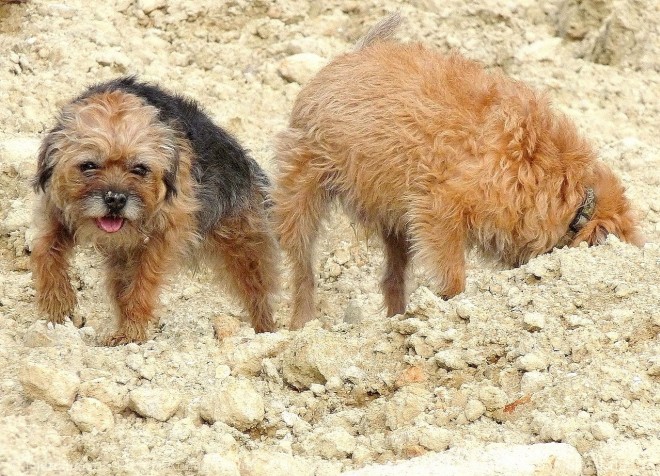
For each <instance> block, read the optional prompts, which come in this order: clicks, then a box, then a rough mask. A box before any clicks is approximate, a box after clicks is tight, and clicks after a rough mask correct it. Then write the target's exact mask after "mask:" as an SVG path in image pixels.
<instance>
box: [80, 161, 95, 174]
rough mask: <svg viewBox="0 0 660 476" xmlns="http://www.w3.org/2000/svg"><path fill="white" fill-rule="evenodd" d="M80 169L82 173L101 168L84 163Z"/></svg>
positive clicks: (90, 163) (89, 162) (88, 162)
mask: <svg viewBox="0 0 660 476" xmlns="http://www.w3.org/2000/svg"><path fill="white" fill-rule="evenodd" d="M79 167H80V171H81V172H89V171H92V170H96V169H98V168H99V166H98V165H96V164H95V163H94V162H91V161H87V162H83V163H82V164H80V166H79Z"/></svg>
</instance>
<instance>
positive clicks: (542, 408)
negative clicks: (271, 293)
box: [0, 0, 660, 476]
mask: <svg viewBox="0 0 660 476" xmlns="http://www.w3.org/2000/svg"><path fill="white" fill-rule="evenodd" d="M397 8H398V9H400V10H401V13H402V14H403V15H404V17H405V18H406V24H405V26H404V27H403V28H402V29H401V31H400V33H399V35H398V37H399V38H400V39H401V40H403V41H416V40H420V41H424V42H425V43H427V44H430V45H433V46H434V47H436V48H437V49H439V50H441V51H447V50H449V49H458V50H460V51H462V52H463V53H464V54H465V55H467V56H469V57H471V58H474V59H477V60H480V61H483V62H484V63H485V64H486V65H488V66H489V67H501V68H503V69H504V70H505V71H507V72H508V73H510V74H511V75H513V76H515V77H517V78H520V79H523V80H525V81H528V82H530V83H531V84H533V85H535V86H537V87H539V88H543V89H546V90H548V91H549V93H550V95H551V96H552V97H553V98H554V100H555V103H556V105H557V107H558V108H559V109H561V110H563V111H565V112H567V113H568V114H569V115H570V116H571V117H572V118H574V120H575V121H576V122H577V123H578V125H579V126H580V128H581V129H582V130H583V131H584V132H585V134H587V135H588V136H589V137H590V138H591V139H592V140H593V141H594V143H595V144H596V145H597V147H598V148H599V150H600V155H601V157H602V159H603V160H605V161H606V162H607V163H608V164H610V165H611V166H612V167H613V168H614V169H615V170H616V171H617V172H618V173H619V174H620V175H621V177H622V178H623V180H624V182H625V184H626V186H627V187H628V193H629V196H630V197H631V198H632V200H633V201H634V202H635V204H636V206H637V207H638V209H639V210H640V213H641V215H642V217H643V226H644V231H645V232H646V234H647V236H648V238H649V241H650V243H649V244H647V245H646V247H645V248H644V249H635V248H632V247H629V246H626V245H622V244H621V243H619V242H618V241H617V240H610V241H609V242H608V243H607V244H606V245H604V246H602V247H598V248H591V249H589V248H577V249H571V250H559V251H556V252H554V253H552V254H550V255H547V256H543V257H540V258H538V259H535V260H533V261H532V262H530V263H529V264H528V265H526V266H523V267H522V268H520V269H515V270H499V269H493V268H492V267H491V266H490V265H488V264H485V263H481V262H478V261H476V260H472V261H471V269H470V271H469V277H468V287H467V290H466V292H465V293H464V294H462V295H460V296H458V297H457V298H455V299H453V300H451V301H449V302H443V301H441V300H439V299H438V298H437V297H436V296H435V295H434V294H433V293H432V292H431V291H430V289H432V286H431V285H430V284H429V283H428V282H427V281H426V280H425V278H424V276H423V275H421V274H418V275H416V277H415V282H414V283H413V285H412V286H411V288H412V291H413V295H412V298H411V305H410V308H409V311H408V313H407V315H406V316H405V317H403V318H393V319H385V318H384V317H383V313H382V311H381V309H380V305H381V296H380V292H379V290H378V281H379V269H380V265H381V260H382V255H381V252H380V249H379V246H378V245H377V244H375V243H373V242H367V241H365V240H363V239H360V236H359V232H355V231H354V229H353V227H352V226H351V224H350V223H349V222H348V221H347V220H346V219H345V218H344V217H342V215H341V214H337V215H336V216H335V218H334V219H333V222H332V226H330V227H328V230H329V231H328V233H327V234H326V239H324V240H323V241H322V242H321V244H320V247H319V253H318V262H319V266H318V270H319V275H320V276H319V277H320V283H319V296H318V297H319V309H318V311H319V315H320V316H321V318H320V319H319V321H317V322H315V323H313V324H311V325H309V326H308V327H307V328H306V329H304V330H303V331H300V332H297V333H289V332H288V331H286V330H281V331H280V332H278V333H275V334H267V335H258V336H255V335H254V333H253V332H252V331H251V329H249V328H248V327H247V326H246V325H245V324H241V323H239V321H238V318H239V317H240V316H242V312H241V310H240V308H238V307H237V306H236V305H235V303H233V302H231V301H230V300H228V299H227V297H226V296H225V295H224V294H223V293H220V292H218V288H217V286H216V283H214V282H212V280H211V278H210V277H209V276H207V275H206V273H205V272H200V273H198V274H197V275H192V274H191V273H187V272H182V273H181V274H180V275H179V276H178V277H177V278H176V279H174V280H173V282H172V284H171V286H170V287H169V288H168V289H167V291H166V292H165V293H164V294H163V299H162V301H163V306H162V309H161V311H160V315H161V321H160V324H159V326H158V329H157V330H156V332H154V334H153V336H154V337H153V340H152V341H149V342H147V343H145V344H143V345H135V344H131V345H128V346H123V347H118V348H104V347H98V346H97V337H98V336H99V335H101V334H103V333H104V332H105V331H106V330H107V329H108V328H109V327H110V326H111V325H112V322H111V319H110V309H109V306H108V302H107V300H106V298H105V295H104V290H103V285H102V270H101V266H100V263H99V260H98V258H97V256H95V255H94V253H92V252H91V250H82V251H81V252H79V253H78V254H77V257H76V260H75V266H74V269H73V275H74V281H75V286H76V287H77V289H78V292H79V302H80V313H81V314H82V315H84V316H85V317H86V318H87V327H84V328H82V329H80V330H78V329H75V328H74V327H73V326H72V325H71V324H67V325H66V326H55V327H54V328H52V327H49V326H47V325H46V324H45V322H44V321H39V320H38V319H39V316H38V315H37V314H36V312H35V308H34V303H33V299H34V291H33V289H32V286H31V277H30V272H29V270H28V259H27V256H26V251H25V250H26V246H27V244H28V243H29V241H30V237H31V233H32V231H31V228H30V212H31V207H32V204H33V199H34V197H33V194H32V192H31V190H30V186H29V178H30V176H31V174H32V173H33V172H34V169H35V157H36V151H37V148H38V144H39V140H40V138H41V136H42V134H43V132H44V131H45V130H46V129H47V128H49V127H50V126H51V125H52V124H53V116H54V114H55V113H56V111H57V110H58V108H59V107H60V106H62V105H63V104H64V103H65V102H67V101H68V100H70V98H72V97H74V96H75V95H77V94H78V93H79V92H80V91H81V90H82V88H84V87H85V86H86V85H89V84H90V83H93V82H95V81H99V80H105V79H109V78H112V77H115V76H118V75H121V74H128V73H138V74H139V75H140V76H141V77H142V78H144V79H147V80H152V81H158V82H160V83H161V84H162V85H163V86H165V87H167V88H169V89H171V90H175V91H178V92H182V93H185V94H188V95H190V96H192V97H194V98H196V99H197V100H198V101H199V102H200V103H201V104H202V105H203V106H204V107H205V108H206V110H207V111H208V112H209V113H210V114H211V116H213V118H214V119H215V120H216V121H217V122H218V123H219V124H221V125H223V126H224V127H226V128H227V129H229V130H230V131H232V132H233V133H234V134H235V135H236V136H237V137H238V138H239V139H240V140H241V141H242V142H243V143H244V144H245V145H246V146H247V147H249V149H250V150H251V151H252V154H253V155H254V156H255V158H256V159H257V160H258V161H259V162H260V163H261V164H263V165H264V167H265V168H266V169H267V170H269V171H272V147H271V141H272V138H273V136H274V135H275V133H276V132H278V131H279V130H281V129H282V128H284V126H285V124H286V121H287V117H288V112H289V110H290V108H291V105H292V102H293V100H294V98H295V96H296V94H297V93H298V91H299V90H300V87H301V86H300V84H301V83H304V81H306V80H307V79H308V78H309V77H310V76H311V75H313V74H314V72H315V71H316V70H317V69H318V68H319V67H321V66H322V65H323V64H324V63H325V62H326V61H327V60H328V59H330V58H332V57H333V56H334V55H336V54H338V53H341V52H343V51H346V50H347V49H349V48H351V45H352V44H353V43H354V41H355V40H356V39H357V38H358V37H359V36H360V35H361V34H363V33H364V32H365V31H366V30H367V29H368V27H369V25H371V24H373V23H374V22H376V21H377V20H378V19H380V18H381V17H382V16H384V15H385V14H387V13H389V12H391V11H394V10H395V9H397ZM659 32H660V6H659V5H658V4H657V2H645V1H642V0H587V1H578V0H551V1H547V2H536V1H533V0H526V1H515V2H514V1H509V0H481V1H478V2H463V1H460V0H449V1H436V0H415V1H411V2H407V5H406V6H401V5H400V2H394V1H389V0H385V1H350V0H346V1H338V0H333V1H328V2H303V1H298V0H281V1H268V0H258V1H243V0H237V1H228V2H216V1H212V0H201V1H186V0H180V1H177V0H137V1H132V0H117V1H108V2H84V1H80V0H71V1H68V2H65V3H64V2H62V3H57V2H49V1H46V0H32V1H30V2H28V3H24V4H12V5H6V4H4V3H0V51H2V54H1V55H0V99H1V104H2V107H1V108H0V234H1V236H0V256H1V259H0V474H2V475H21V474H127V475H128V474H207V475H212V474H223V475H236V474H242V475H248V474H249V475H253V474H268V475H270V476H272V475H279V474H287V475H289V474H316V475H330V474H337V473H339V472H341V471H346V470H351V469H355V468H359V467H361V466H364V465H367V464H370V463H383V462H389V461H393V460H398V459H407V458H411V457H414V456H419V455H423V454H427V453H433V452H443V451H444V450H447V449H448V448H449V449H448V450H447V451H445V452H444V453H442V455H445V456H446V457H447V458H449V459H447V460H445V463H444V464H447V465H449V464H455V465H458V466H457V467H461V466H460V465H465V464H471V465H473V466H469V467H470V468H471V469H470V472H471V473H475V474H476V471H477V470H483V471H485V473H484V474H489V473H487V471H488V468H489V467H490V468H493V467H496V466H497V465H499V466H497V467H500V468H503V467H505V466H503V465H505V462H506V461H508V460H511V459H512V458H513V459H516V460H518V459H521V458H522V456H520V454H522V455H523V456H525V455H530V454H531V453H533V452H532V451H528V450H525V449H523V451H522V452H521V451H519V450H518V448H519V447H518V446H515V445H527V444H532V443H551V442H555V443H562V444H563V445H550V446H549V447H543V448H551V449H550V450H548V451H550V452H552V451H556V452H557V453H556V455H557V456H556V458H555V460H557V461H559V462H560V463H561V464H563V465H564V466H562V468H563V469H562V471H563V472H564V474H579V472H580V471H581V472H583V473H584V474H599V475H615V474H616V475H625V474H630V475H651V474H658V473H660V443H659V439H658V438H659V429H660V410H659V406H660V391H659V388H660V385H659V379H660V345H659V339H658V331H659V330H660V290H659V286H658V272H659V271H660V249H659V247H658V244H657V242H658V238H660V187H659V186H660V135H659V134H658V132H659V129H660V123H659V122H658V120H659V119H658V118H659V117H660V99H659V96H660V44H659V43H660V42H659V35H660V33H659ZM285 287H286V286H285ZM283 296H284V297H283V298H282V300H281V302H280V303H279V311H278V315H277V319H278V322H279V323H280V324H281V325H282V327H283V326H284V325H285V323H286V322H287V321H288V311H289V310H288V303H287V299H286V296H287V290H286V289H285V292H284V294H283ZM214 332H215V333H217V334H219V335H220V336H221V337H222V338H221V339H220V340H219V339H217V338H216V337H215V336H214ZM490 444H498V445H495V446H489V447H488V448H489V449H488V450H487V451H485V452H484V451H482V448H483V447H484V445H490ZM569 445H570V446H569ZM537 448H541V447H537ZM576 450H577V454H576V453H575V451H576ZM502 451H504V453H503V452H502ZM548 454H550V453H547V454H546V459H545V460H542V462H541V463H538V465H537V466H530V467H531V468H532V469H528V470H525V469H524V468H522V469H521V468H518V470H519V472H518V473H516V472H515V471H514V470H510V471H509V474H530V471H532V470H537V471H538V474H550V473H547V472H546V473H543V472H542V471H551V469H548V467H547V466H543V465H544V464H546V463H547V461H548V460H547V455H548ZM553 454H555V453H553ZM475 455H479V456H478V457H477V456H475ZM489 455H490V456H489ZM493 455H494V456H493ZM511 455H513V456H511ZM505 456H506V457H505ZM428 457H429V456H428V455H427V456H425V458H428ZM553 457H554V456H553ZM507 458H509V459H508V460H507ZM426 461H428V460H426ZM418 464H425V463H424V460H423V461H422V462H421V463H418ZM426 464H432V463H426ZM433 464H436V465H437V464H438V463H437V462H436V463H433ZM530 464H532V463H530ZM475 465H476V466H475ZM448 467H449V466H448ZM466 467H467V466H463V468H466ZM474 468H477V469H474ZM544 468H545V469H544ZM382 471H384V470H382V469H379V470H376V472H374V473H370V474H384V473H382ZM411 471H413V470H411ZM525 471H527V472H525ZM576 471H577V473H576ZM365 474H367V473H365Z"/></svg>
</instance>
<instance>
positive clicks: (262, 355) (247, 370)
mask: <svg viewBox="0 0 660 476" xmlns="http://www.w3.org/2000/svg"><path fill="white" fill-rule="evenodd" d="M216 335H219V333H218V330H217V328H216ZM218 338H219V339H220V337H218ZM289 339H290V336H289V335H286V334H283V333H280V332H265V333H262V334H257V335H255V336H254V338H252V339H250V340H248V341H247V342H246V341H245V339H244V338H243V337H242V336H235V337H226V336H225V338H224V340H222V344H221V345H220V352H221V355H223V358H224V359H225V362H226V364H227V365H228V366H229V367H230V368H231V369H232V373H233V374H234V375H245V376H253V375H258V374H259V373H260V372H261V371H262V364H263V361H264V359H267V358H270V357H274V356H276V355H278V354H279V353H281V352H282V350H283V349H284V346H285V345H286V343H287V342H288V341H289Z"/></svg>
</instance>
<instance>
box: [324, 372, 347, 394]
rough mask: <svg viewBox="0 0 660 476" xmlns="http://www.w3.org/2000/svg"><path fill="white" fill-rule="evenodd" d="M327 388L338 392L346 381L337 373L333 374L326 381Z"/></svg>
mask: <svg viewBox="0 0 660 476" xmlns="http://www.w3.org/2000/svg"><path fill="white" fill-rule="evenodd" d="M324 386H325V389H326V390H328V391H329V392H336V391H338V390H340V389H341V388H342V387H343V386H344V382H343V381H342V379H340V378H339V376H337V375H333V376H332V377H330V378H329V379H328V381H327V382H326V383H325V385H324Z"/></svg>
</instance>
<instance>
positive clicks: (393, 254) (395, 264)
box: [381, 230, 410, 317]
mask: <svg viewBox="0 0 660 476" xmlns="http://www.w3.org/2000/svg"><path fill="white" fill-rule="evenodd" d="M381 236H382V238H383V244H384V246H385V272H384V273H383V279H382V281H381V288H382V290H383V296H384V300H385V306H387V316H388V317H389V316H394V315H396V314H403V313H404V312H405V310H406V271H407V268H408V263H409V261H410V243H409V241H408V237H407V236H406V235H405V232H397V231H390V230H381Z"/></svg>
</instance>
